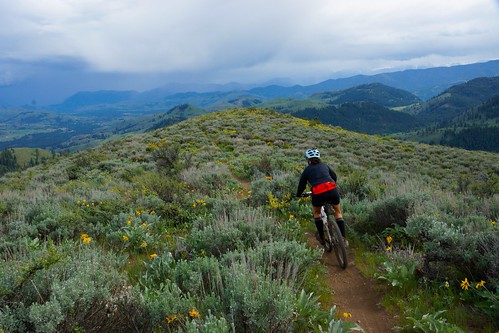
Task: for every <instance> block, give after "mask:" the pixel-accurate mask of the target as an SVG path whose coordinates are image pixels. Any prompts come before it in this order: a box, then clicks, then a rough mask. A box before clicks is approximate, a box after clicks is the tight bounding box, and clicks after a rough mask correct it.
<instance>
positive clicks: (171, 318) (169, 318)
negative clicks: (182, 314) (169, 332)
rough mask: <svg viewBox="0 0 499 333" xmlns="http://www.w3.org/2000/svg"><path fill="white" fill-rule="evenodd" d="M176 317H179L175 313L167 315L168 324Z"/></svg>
mask: <svg viewBox="0 0 499 333" xmlns="http://www.w3.org/2000/svg"><path fill="white" fill-rule="evenodd" d="M175 319H177V315H176V314H175V315H173V316H168V317H166V321H167V322H168V324H170V323H171V322H172V321H174V320H175Z"/></svg>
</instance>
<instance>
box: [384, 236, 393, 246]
mask: <svg viewBox="0 0 499 333" xmlns="http://www.w3.org/2000/svg"><path fill="white" fill-rule="evenodd" d="M392 241H393V238H392V236H388V237H386V242H387V243H388V244H390V243H391V242H392Z"/></svg>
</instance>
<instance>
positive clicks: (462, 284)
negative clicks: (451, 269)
mask: <svg viewBox="0 0 499 333" xmlns="http://www.w3.org/2000/svg"><path fill="white" fill-rule="evenodd" d="M469 286H470V283H469V282H468V278H465V279H464V280H463V281H461V289H464V290H468V288H469Z"/></svg>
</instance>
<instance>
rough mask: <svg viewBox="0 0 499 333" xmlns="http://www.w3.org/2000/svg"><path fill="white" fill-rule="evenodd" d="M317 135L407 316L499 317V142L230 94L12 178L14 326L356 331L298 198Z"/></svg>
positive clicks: (409, 320)
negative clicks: (332, 117) (352, 126)
mask: <svg viewBox="0 0 499 333" xmlns="http://www.w3.org/2000/svg"><path fill="white" fill-rule="evenodd" d="M312 146H317V147H318V148H319V149H320V150H321V153H322V157H323V160H324V161H325V162H327V163H329V164H330V165H331V166H332V167H333V168H334V169H335V170H336V172H337V173H338V176H339V179H338V184H339V186H340V189H341V192H342V203H343V210H344V216H345V218H346V221H347V233H348V237H349V239H350V242H351V246H352V247H353V248H354V249H355V250H356V252H358V255H357V259H356V260H357V261H358V263H359V266H360V267H364V274H366V276H368V277H369V278H371V279H374V280H375V281H377V282H376V283H377V286H378V288H379V290H380V291H382V292H383V294H384V295H385V297H384V299H383V301H382V303H383V304H384V306H386V307H387V308H388V309H390V311H392V312H393V313H394V316H396V317H397V318H398V320H399V327H400V328H401V330H402V331H407V332H409V331H411V329H412V327H413V326H414V325H418V326H419V327H425V328H426V327H439V329H441V330H442V331H451V332H476V333H478V332H486V333H489V332H490V333H494V332H496V331H497V330H498V329H499V327H498V326H497V325H498V324H497V323H499V317H498V313H499V311H497V309H498V294H497V290H498V289H497V288H498V286H499V271H498V267H497V253H498V251H499V231H498V229H497V224H496V221H497V219H498V217H499V201H498V197H497V193H499V188H498V186H499V183H498V175H499V166H498V164H497V154H494V153H485V152H470V151H466V150H461V149H452V148H445V147H441V146H428V145H425V144H417V143H414V142H403V141H399V140H395V139H390V138H382V137H378V136H370V135H366V134H357V133H353V132H349V131H346V130H343V129H340V128H337V127H332V126H328V125H322V124H320V123H318V122H314V121H308V120H303V119H300V118H296V117H292V116H289V115H285V114H282V113H278V112H275V111H270V110H258V109H231V110H225V111H221V112H216V113H212V114H208V115H204V116H198V117H195V118H192V119H189V120H187V121H183V122H180V123H176V124H173V125H170V126H167V127H164V128H160V129H157V130H154V131H151V132H147V133H142V134H135V135H128V136H124V137H122V138H120V139H119V140H116V141H110V142H107V143H105V144H102V145H99V146H98V147H96V148H93V149H87V150H84V151H81V152H78V153H75V154H72V155H69V156H65V157H58V158H57V159H56V160H53V161H47V162H46V163H44V164H42V165H40V166H37V167H34V168H30V169H29V170H26V171H24V172H16V173H9V174H7V175H5V176H4V177H3V178H0V253H1V257H0V258H2V259H1V261H0V331H1V330H3V331H4V332H13V333H16V332H27V331H34V332H61V331H63V332H75V331H85V332H89V331H114V332H131V331H135V332H138V331H140V332H158V331H167V332H233V331H235V332H290V331H295V332H310V331H314V332H331V327H336V328H335V330H336V329H337V330H339V331H340V332H348V331H349V327H352V326H355V313H354V314H350V315H348V313H346V315H345V313H344V314H340V313H336V312H335V308H334V307H333V304H335V303H337V302H338V301H340V300H335V299H334V297H335V296H334V292H331V291H330V290H327V289H325V287H324V285H323V281H324V278H323V274H324V269H323V268H321V267H322V266H321V263H320V260H319V259H320V258H321V256H323V255H324V254H323V253H322V251H320V250H319V249H315V248H311V247H310V246H309V245H308V243H307V241H306V239H305V236H304V231H305V230H311V229H310V228H312V227H313V226H312V224H311V223H310V212H311V209H310V202H309V201H308V200H306V199H300V200H297V199H294V198H293V195H294V193H295V191H296V186H297V181H298V178H299V175H300V172H301V171H302V170H303V168H304V166H305V163H304V162H305V161H304V159H303V152H304V151H305V149H307V148H309V147H312ZM360 325H361V326H362V323H360ZM334 332H336V331H334Z"/></svg>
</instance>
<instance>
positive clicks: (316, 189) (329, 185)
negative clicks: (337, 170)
mask: <svg viewBox="0 0 499 333" xmlns="http://www.w3.org/2000/svg"><path fill="white" fill-rule="evenodd" d="M335 188H336V183H335V182H325V183H322V184H319V185H315V186H313V187H312V193H313V194H321V193H324V192H327V191H331V190H333V189H335Z"/></svg>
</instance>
